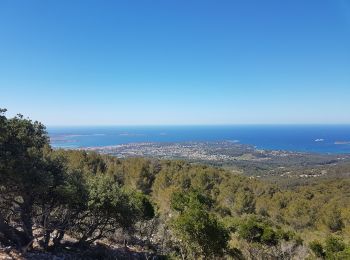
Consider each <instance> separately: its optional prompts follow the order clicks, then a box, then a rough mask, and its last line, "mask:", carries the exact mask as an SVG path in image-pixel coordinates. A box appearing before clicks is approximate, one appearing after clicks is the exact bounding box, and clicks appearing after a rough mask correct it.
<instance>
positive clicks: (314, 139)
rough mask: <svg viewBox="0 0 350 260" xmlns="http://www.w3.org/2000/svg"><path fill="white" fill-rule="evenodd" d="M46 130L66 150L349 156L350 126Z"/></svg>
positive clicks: (51, 128)
mask: <svg viewBox="0 0 350 260" xmlns="http://www.w3.org/2000/svg"><path fill="white" fill-rule="evenodd" d="M47 130H48V133H49V136H50V139H51V144H52V146H53V147H55V148H65V149H76V148H87V147H103V146H113V145H119V144H128V143H145V142H160V143H174V142H221V141H233V142H239V143H241V144H248V145H252V146H254V147H256V148H257V149H264V150H285V151H294V152H310V153H329V154H343V153H350V125H227V126H81V127H80V126H79V127H77V126H74V127H73V126H70V127H69V126H64V127H63V126H59V127H57V126H56V127H54V126H51V127H48V128H47Z"/></svg>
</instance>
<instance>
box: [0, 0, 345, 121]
mask: <svg viewBox="0 0 350 260" xmlns="http://www.w3.org/2000/svg"><path fill="white" fill-rule="evenodd" d="M0 107H5V108H7V109H8V110H9V112H8V115H9V116H11V115H13V114H15V113H22V114H24V115H25V116H29V117H31V118H32V119H36V120H40V121H42V122H43V123H45V124H48V125H135V124H136V125H137V124H139V125H145V124H156V125H159V124H160V125H166V124H250V123H254V124H286V123H287V124H296V123H300V124H306V123H307V124H312V123H327V124H328V123H330V124H332V123H334V124H335V123H347V124H348V123H350V1H348V0H308V1H305V0H290V1H277V0H276V1H269V0H267V1H260V0H257V1H251V0H247V1H243V0H240V1H232V0H230V1H224V0H220V1H214V0H212V1H204V0H200V1H189V0H184V1H181V0H177V1H175V0H166V1H164V0H162V1H157V0H152V1H151V0H142V1H141V0H140V1H136V0H135V1H129V0H125V1H97V0H96V1H90V0H84V1H63V0H60V1H44V0H42V1H35V0H34V1H17V0H2V1H0Z"/></svg>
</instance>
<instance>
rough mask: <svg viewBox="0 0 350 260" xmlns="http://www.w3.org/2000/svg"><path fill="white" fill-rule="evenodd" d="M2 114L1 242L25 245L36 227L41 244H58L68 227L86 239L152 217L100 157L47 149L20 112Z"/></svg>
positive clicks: (40, 129)
mask: <svg viewBox="0 0 350 260" xmlns="http://www.w3.org/2000/svg"><path fill="white" fill-rule="evenodd" d="M4 112H5V110H0V123H1V124H0V128H1V132H0V155H1V156H0V179H1V183H0V238H1V239H2V240H3V242H6V243H14V244H16V245H18V246H20V247H22V246H27V245H30V244H31V243H32V241H33V238H34V235H33V229H34V226H37V227H40V228H41V229H42V236H41V239H39V243H40V244H41V245H42V246H43V247H44V248H47V247H48V246H49V244H50V241H51V239H52V241H51V242H52V243H53V245H54V246H59V244H60V242H61V240H62V238H63V236H64V234H65V233H66V232H68V231H69V232H70V233H72V234H74V235H75V236H76V237H77V238H79V241H80V243H86V242H92V241H94V240H96V239H99V238H102V237H104V236H105V235H106V234H108V233H112V232H113V231H114V230H115V229H116V228H119V227H121V228H130V227H132V226H133V225H134V224H135V223H136V222H138V221H143V220H149V219H151V218H153V217H154V210H153V206H152V204H151V202H150V201H149V199H148V198H147V196H146V195H144V194H142V193H140V192H137V191H133V190H132V189H130V188H124V187H121V186H120V184H119V183H118V181H117V180H116V178H115V176H114V175H113V174H112V175H111V174H110V175H108V174H107V173H106V171H107V168H108V167H109V166H108V163H109V161H108V160H106V158H104V157H103V156H100V155H98V154H96V153H89V154H88V153H86V152H79V151H74V152H73V151H72V152H66V151H57V152H55V151H52V150H51V148H50V145H49V139H48V136H47V133H46V131H45V127H44V126H43V125H42V124H40V123H38V122H32V121H31V120H29V119H24V118H23V117H22V116H21V115H19V116H16V117H14V118H10V119H7V118H6V116H5V115H4ZM112 161H113V160H112ZM141 186H142V185H141ZM143 187H144V186H142V188H143ZM54 233H55V235H54V237H53V234H54Z"/></svg>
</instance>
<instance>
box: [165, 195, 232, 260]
mask: <svg viewBox="0 0 350 260" xmlns="http://www.w3.org/2000/svg"><path fill="white" fill-rule="evenodd" d="M171 206H172V208H173V209H175V210H176V211H178V212H179V215H178V216H177V217H176V218H175V219H174V220H173V225H172V226H173V228H174V231H175V233H176V236H177V237H178V239H179V241H180V243H181V246H182V247H184V248H185V249H187V250H188V251H189V253H188V254H189V255H191V256H192V257H199V256H202V257H205V258H211V257H214V256H222V255H223V253H224V250H225V249H226V248H227V242H228V239H229V233H228V230H226V229H225V228H224V226H223V225H222V224H221V223H220V222H219V221H218V220H217V218H216V217H215V215H213V214H211V213H210V212H209V211H208V208H209V207H210V200H209V199H208V198H205V197H204V196H203V195H201V194H199V193H197V192H190V193H188V194H183V193H181V194H179V193H175V194H173V197H172V200H171Z"/></svg>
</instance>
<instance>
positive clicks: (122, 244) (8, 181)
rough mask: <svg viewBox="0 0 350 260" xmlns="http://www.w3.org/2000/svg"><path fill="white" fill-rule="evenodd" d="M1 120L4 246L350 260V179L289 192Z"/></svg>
mask: <svg viewBox="0 0 350 260" xmlns="http://www.w3.org/2000/svg"><path fill="white" fill-rule="evenodd" d="M5 112H6V111H5V110H1V115H0V180H1V182H0V243H1V246H2V247H5V246H12V247H15V248H17V249H18V250H19V251H21V252H23V253H24V256H25V255H26V254H28V253H30V252H33V251H35V252H52V253H53V254H55V253H59V252H65V253H68V254H74V256H75V257H80V258H82V259H108V258H110V259H115V258H116V257H119V258H121V257H130V255H129V256H126V255H115V254H118V252H119V251H120V250H119V249H120V248H126V247H128V248H129V249H131V248H136V247H137V248H140V250H139V252H143V253H139V254H137V255H133V256H134V258H136V256H137V257H139V258H141V259H142V258H143V257H144V258H146V257H149V258H151V257H153V258H154V259H161V258H165V259H166V258H169V259H201V258H202V259H215V258H217V259H221V258H223V259H306V258H308V259H317V258H320V259H350V244H349V243H350V179H330V180H320V181H318V182H317V183H312V184H308V185H299V186H295V187H293V188H288V189H287V188H281V187H278V186H276V185H274V184H271V183H269V182H263V181H259V180H256V179H254V178H248V177H245V176H243V175H237V174H233V173H232V172H230V171H228V170H224V169H222V168H215V167H210V166H205V165H199V164H193V163H189V162H186V161H174V160H155V159H146V158H130V159H117V158H115V157H112V156H107V155H100V154H97V153H94V152H86V151H65V150H53V149H52V148H51V147H50V145H49V139H48V136H47V133H46V131H45V127H44V126H43V125H42V124H40V123H38V122H32V121H31V120H29V119H25V118H23V117H22V116H20V115H19V116H17V117H14V118H7V117H6V116H5Z"/></svg>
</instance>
